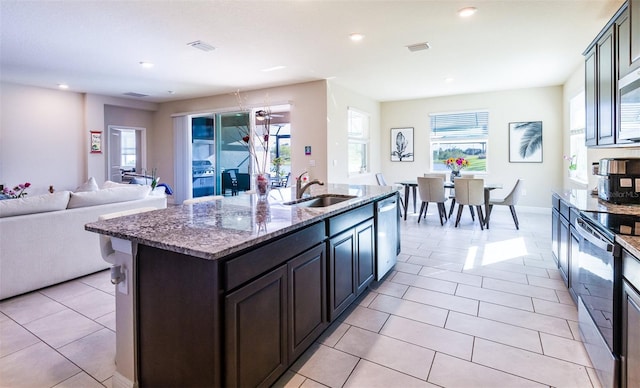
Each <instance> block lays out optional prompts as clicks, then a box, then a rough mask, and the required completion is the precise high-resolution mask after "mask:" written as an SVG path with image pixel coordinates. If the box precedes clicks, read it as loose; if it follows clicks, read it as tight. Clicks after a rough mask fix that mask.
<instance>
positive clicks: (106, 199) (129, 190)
mask: <svg viewBox="0 0 640 388" xmlns="http://www.w3.org/2000/svg"><path fill="white" fill-rule="evenodd" d="M150 191H151V187H150V186H138V185H126V187H111V188H108V189H102V190H98V191H85V192H80V193H71V199H69V205H68V206H67V209H75V208H79V207H87V206H96V205H104V204H107V203H115V202H125V201H134V200H136V199H142V198H145V197H146V196H147V195H149V192H150Z"/></svg>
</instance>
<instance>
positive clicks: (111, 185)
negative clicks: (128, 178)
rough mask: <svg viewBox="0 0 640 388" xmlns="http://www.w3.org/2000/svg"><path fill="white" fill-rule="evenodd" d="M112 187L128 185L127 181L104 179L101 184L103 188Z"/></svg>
mask: <svg viewBox="0 0 640 388" xmlns="http://www.w3.org/2000/svg"><path fill="white" fill-rule="evenodd" d="M112 187H129V184H128V183H118V182H114V181H104V183H103V184H102V188H103V189H110V188H112Z"/></svg>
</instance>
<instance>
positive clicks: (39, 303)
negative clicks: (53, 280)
mask: <svg viewBox="0 0 640 388" xmlns="http://www.w3.org/2000/svg"><path fill="white" fill-rule="evenodd" d="M64 309H65V307H64V306H63V305H61V304H60V303H58V302H56V301H53V300H51V299H50V298H47V297H46V296H44V295H42V294H39V293H37V292H34V293H30V294H26V295H22V296H16V297H14V298H10V299H7V300H5V301H2V302H0V311H1V312H3V313H4V314H6V315H7V316H8V317H10V318H11V319H13V320H14V321H16V322H18V323H19V324H21V325H24V324H25V323H29V322H31V321H35V320H36V319H40V318H42V317H46V316H47V315H51V314H55V313H57V312H59V311H62V310H64Z"/></svg>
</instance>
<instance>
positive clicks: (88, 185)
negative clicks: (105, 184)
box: [75, 177, 100, 193]
mask: <svg viewBox="0 0 640 388" xmlns="http://www.w3.org/2000/svg"><path fill="white" fill-rule="evenodd" d="M98 190H100V188H99V187H98V182H96V180H95V178H94V177H91V178H89V180H87V181H86V182H84V183H83V184H81V185H80V186H78V187H77V188H76V191H75V192H76V193H80V192H83V191H98Z"/></svg>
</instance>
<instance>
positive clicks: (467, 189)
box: [453, 178, 484, 206]
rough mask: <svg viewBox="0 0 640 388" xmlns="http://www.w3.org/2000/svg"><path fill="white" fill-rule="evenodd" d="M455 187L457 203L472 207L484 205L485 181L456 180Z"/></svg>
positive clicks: (476, 179) (475, 179)
mask: <svg viewBox="0 0 640 388" xmlns="http://www.w3.org/2000/svg"><path fill="white" fill-rule="evenodd" d="M453 186H454V190H455V193H456V202H457V203H459V204H461V205H470V206H479V205H484V179H478V178H464V179H456V180H455V181H454V182H453Z"/></svg>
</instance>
